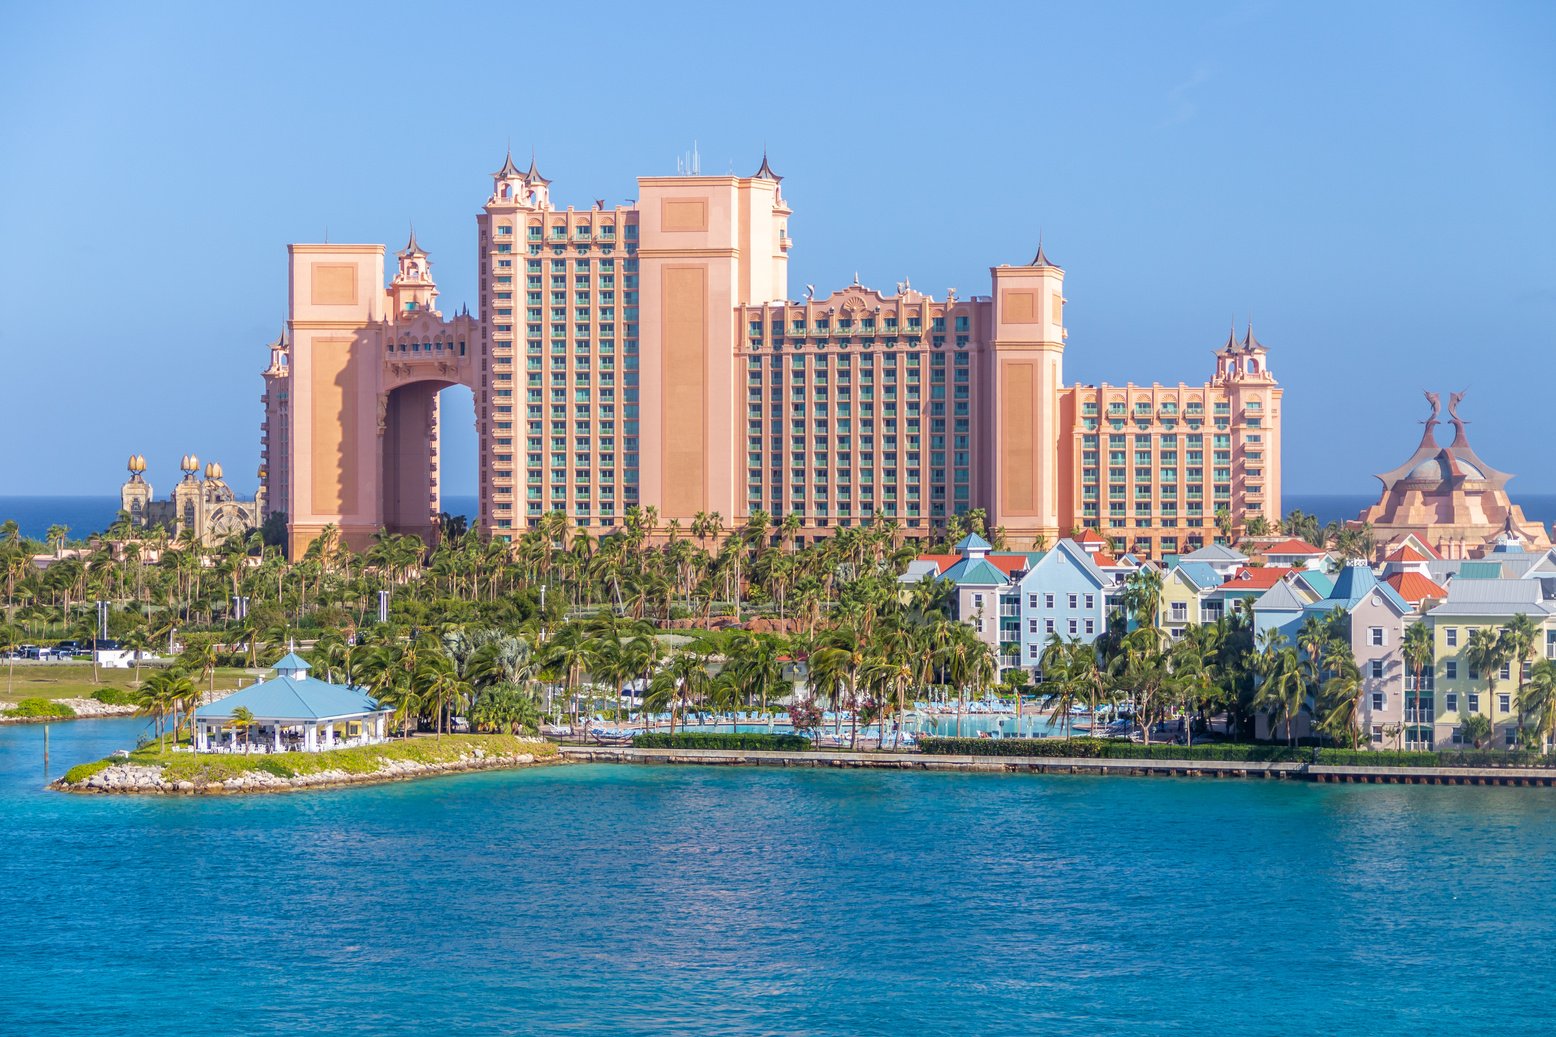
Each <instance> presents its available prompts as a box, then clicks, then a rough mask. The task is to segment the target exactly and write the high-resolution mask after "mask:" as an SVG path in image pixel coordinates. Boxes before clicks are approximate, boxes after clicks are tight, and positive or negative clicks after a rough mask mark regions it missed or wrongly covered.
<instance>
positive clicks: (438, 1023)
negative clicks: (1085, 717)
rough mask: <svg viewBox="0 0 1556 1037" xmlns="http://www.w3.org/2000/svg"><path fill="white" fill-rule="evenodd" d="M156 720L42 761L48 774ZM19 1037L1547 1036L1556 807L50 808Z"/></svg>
mask: <svg viewBox="0 0 1556 1037" xmlns="http://www.w3.org/2000/svg"><path fill="white" fill-rule="evenodd" d="M143 726H144V722H143V721H139V720H128V721H85V722H76V723H73V724H61V725H55V726H54V727H53V728H52V735H53V737H52V750H53V762H54V768H55V771H56V772H57V771H58V770H59V769H60V768H62V767H63V766H65V765H66V764H67V763H70V762H74V761H78V760H84V759H88V758H92V757H96V756H99V755H101V754H103V753H104V752H105V751H107V750H110V749H112V748H114V747H115V746H118V745H123V744H126V743H127V742H129V741H131V740H133V737H134V734H135V733H136V732H137V731H139V730H141V729H142V727H143ZM42 740H43V732H42V729H41V728H38V727H9V728H0V831H3V832H4V836H5V839H4V849H3V852H0V888H3V889H4V890H5V896H4V897H3V898H0V960H4V961H5V962H6V965H7V973H8V974H9V975H10V976H11V977H12V978H11V981H10V983H9V984H8V989H7V991H6V994H5V996H4V997H0V1033H5V1034H50V1035H66V1037H71V1035H77V1034H79V1035H90V1037H100V1035H101V1034H105V1033H123V1032H133V1033H136V1034H139V1035H153V1037H155V1035H163V1034H169V1035H171V1034H191V1033H198V1034H239V1033H241V1034H258V1035H270V1034H277V1035H279V1034H295V1033H329V1034H334V1035H358V1034H373V1035H377V1034H436V1035H439V1037H444V1035H448V1034H465V1033H482V1034H486V1033H493V1034H495V1033H510V1034H529V1033H537V1034H538V1033H547V1034H556V1033H562V1034H589V1035H594V1034H626V1035H640V1034H641V1035H648V1034H679V1035H724V1037H732V1035H744V1034H779V1033H782V1034H804V1035H833V1034H837V1035H845V1034H893V1035H906V1034H969V1035H971V1034H993V1033H1012V1034H1014V1033H1045V1034H1066V1035H1068V1034H1076V1035H1124V1034H1128V1035H1146V1037H1154V1035H1169V1034H1171V1035H1180V1034H1182V1035H1189V1034H1194V1035H1198V1034H1218V1035H1245V1034H1246V1035H1280V1034H1296V1033H1321V1034H1326V1035H1335V1037H1351V1035H1358V1037H1360V1035H1368V1037H1373V1035H1394V1034H1399V1035H1405V1034H1409V1035H1412V1037H1431V1035H1439V1034H1441V1035H1449V1034H1452V1035H1459V1034H1464V1033H1480V1032H1485V1031H1486V1030H1488V1029H1491V1028H1493V1027H1494V1028H1495V1029H1496V1031H1497V1032H1498V1033H1499V1034H1502V1035H1508V1037H1519V1035H1524V1034H1531V1035H1532V1034H1544V1033H1546V1032H1548V1030H1549V1028H1550V1026H1551V1024H1552V1022H1553V1021H1556V969H1552V968H1551V967H1550V964H1549V962H1548V960H1547V959H1548V957H1549V948H1550V947H1551V946H1552V945H1553V943H1556V854H1553V853H1552V852H1551V851H1552V847H1553V846H1556V809H1553V808H1556V792H1553V791H1550V790H1542V789H1499V788H1442V787H1439V788H1428V787H1418V786H1411V787H1404V786H1392V787H1391V786H1317V785H1309V784H1305V783H1294V782H1293V783H1282V782H1260V781H1210V780H1203V779H1200V780H1194V779H1133V778H1097V777H1052V776H1050V777H1043V776H999V775H946V774H902V773H889V772H827V771H822V772H811V771H785V770H778V769H760V770H758V769H727V770H726V769H722V768H671V767H647V766H643V767H633V766H615V767H613V766H610V765H592V766H572V767H557V768H546V769H536V770H531V771H520V772H509V773H489V774H478V775H468V776H460V777H450V778H443V779H436V780H431V781H423V782H414V783H406V784H399V785H387V786H378V787H374V788H359V789H350V790H340V791H335V792H318V793H304V794H294V795H276V796H260V797H249V798H236V797H235V798H189V799H183V798H166V799H163V798H119V797H107V796H66V795H60V794H55V793H48V792H45V791H43V790H42V789H41V788H40V786H41V784H42V781H43V772H42Z"/></svg>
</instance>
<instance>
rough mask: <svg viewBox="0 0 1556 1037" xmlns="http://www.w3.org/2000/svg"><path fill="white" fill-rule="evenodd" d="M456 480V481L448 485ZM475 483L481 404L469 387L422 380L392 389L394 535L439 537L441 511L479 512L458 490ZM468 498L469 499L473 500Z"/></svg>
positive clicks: (389, 447)
mask: <svg viewBox="0 0 1556 1037" xmlns="http://www.w3.org/2000/svg"><path fill="white" fill-rule="evenodd" d="M448 480H452V481H448ZM474 484H475V401H474V398H473V397H472V395H471V392H470V390H469V389H468V388H466V387H465V386H463V385H456V384H452V383H449V382H443V381H420V382H412V383H410V384H408V385H402V386H400V387H399V388H396V389H394V390H392V391H391V392H390V393H389V395H388V397H387V399H386V400H385V401H384V417H383V491H384V501H383V516H384V528H385V529H387V530H389V531H390V532H391V533H414V534H415V535H417V536H419V537H421V538H422V539H423V540H424V541H425V542H427V543H429V544H430V543H432V542H433V541H434V540H435V538H436V532H435V531H436V525H437V516H438V513H439V512H440V511H445V510H450V511H452V509H450V508H449V507H448V505H450V504H452V505H454V507H455V508H458V509H459V510H458V511H453V513H455V514H460V513H469V521H470V523H471V524H473V523H474V509H473V508H472V507H469V506H468V505H465V506H461V505H464V502H463V501H461V500H460V499H459V497H460V495H459V494H458V493H457V492H455V491H457V490H458V489H461V488H463V487H466V486H468V487H472V488H473V486H474ZM467 499H468V498H467Z"/></svg>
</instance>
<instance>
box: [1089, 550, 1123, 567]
mask: <svg viewBox="0 0 1556 1037" xmlns="http://www.w3.org/2000/svg"><path fill="white" fill-rule="evenodd" d="M1091 561H1092V564H1094V565H1096V566H1097V567H1098V568H1099V569H1112V568H1117V567H1118V566H1120V565H1123V564H1124V563H1123V562H1120V561H1119V560H1118V559H1117V558H1114V557H1113V556H1112V555H1110V554H1108V553H1107V552H1106V551H1098V552H1097V553H1096V554H1094V555H1092V556H1091Z"/></svg>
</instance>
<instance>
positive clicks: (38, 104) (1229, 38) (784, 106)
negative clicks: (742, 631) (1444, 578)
mask: <svg viewBox="0 0 1556 1037" xmlns="http://www.w3.org/2000/svg"><path fill="white" fill-rule="evenodd" d="M864 6H865V5H852V4H839V3H829V4H825V5H815V6H811V5H807V4H780V5H742V4H731V3H719V4H712V5H707V6H705V7H702V6H699V7H691V6H687V7H681V6H678V5H671V4H647V3H638V4H634V5H631V6H630V7H627V8H624V9H622V10H619V11H616V10H611V9H610V5H606V4H593V5H581V4H536V5H524V6H520V7H515V6H512V5H504V4H491V3H485V4H480V5H472V6H469V7H464V8H454V7H446V6H444V5H434V4H425V3H424V4H419V5H414V6H409V7H404V8H400V9H396V8H395V5H392V4H388V3H374V4H361V5H348V4H334V3H317V2H310V3H305V4H299V3H289V2H280V3H266V4H260V5H241V6H239V7H233V6H231V5H226V4H204V3H202V4H197V5H182V4H174V3H157V4H137V5H128V6H118V5H115V6H110V5H85V6H81V5H62V4H29V5H26V6H21V5H15V6H12V7H11V8H10V9H9V12H8V15H7V19H6V22H7V24H6V30H5V33H4V34H3V37H0V96H3V97H4V99H5V102H6V105H5V108H6V118H5V120H4V123H3V126H0V133H3V134H4V144H3V147H0V199H3V201H0V243H3V249H0V284H3V285H4V291H5V297H6V303H7V305H6V314H5V316H4V319H3V320H0V356H3V358H4V372H5V374H4V385H5V386H6V390H7V391H6V392H5V394H4V401H3V403H0V434H3V438H4V441H5V443H6V446H7V449H6V450H4V451H0V494H15V493H104V492H108V493H111V492H113V491H114V489H115V488H116V487H117V485H118V483H119V482H120V481H121V479H122V477H123V459H124V457H125V456H126V455H127V454H129V453H130V452H131V451H138V452H142V453H144V454H146V456H147V458H148V459H149V461H150V462H151V468H152V470H151V473H150V474H151V477H152V480H153V482H154V484H155V485H156V486H157V488H158V491H159V492H161V491H162V490H163V489H165V488H166V487H167V486H168V485H169V484H170V483H171V482H172V478H173V476H174V475H175V474H176V466H177V458H178V456H179V455H180V454H181V453H183V452H185V451H193V452H195V453H197V454H199V455H200V456H201V457H202V458H215V459H218V460H220V461H222V462H223V463H224V465H225V467H226V468H227V471H228V473H229V475H230V476H232V477H233V478H232V481H233V482H234V483H235V484H237V485H238V486H239V487H240V488H243V489H248V488H250V487H251V486H252V485H253V482H254V475H253V473H254V468H255V465H256V461H257V456H258V424H259V420H260V409H259V394H260V391H261V384H260V378H259V371H260V369H261V367H262V366H263V364H264V362H265V359H266V354H265V352H264V346H265V343H266V342H267V341H269V340H270V339H271V338H272V337H274V335H275V333H276V331H277V328H278V326H279V324H280V321H281V318H282V312H283V307H284V304H285V261H286V251H285V246H286V244H287V243H288V242H292V241H316V240H319V239H321V238H322V236H323V235H324V233H325V229H326V227H327V228H328V232H329V236H330V239H331V240H334V241H370V242H386V243H388V244H389V245H391V246H392V247H396V248H397V247H399V246H400V245H402V244H403V242H404V238H405V236H406V227H407V224H408V223H409V222H410V221H412V220H414V221H415V224H416V232H417V236H418V238H419V239H420V241H421V243H422V244H423V245H424V246H425V247H427V248H428V249H429V250H430V251H431V253H432V258H433V261H434V264H435V266H434V272H435V274H436V275H437V278H438V281H439V285H440V287H441V289H442V291H443V297H442V302H443V304H444V310H445V312H447V311H448V310H450V309H452V308H454V307H457V306H458V305H460V304H461V303H462V302H469V303H470V304H471V305H472V307H473V306H474V303H475V295H474V266H475V248H474V244H475V243H474V215H475V213H476V211H477V209H478V208H479V206H480V205H481V203H482V201H483V200H484V199H485V197H486V194H487V192H488V191H489V189H490V180H489V178H488V175H487V174H488V173H489V172H490V171H491V170H493V169H495V168H497V166H498V165H499V164H500V162H501V159H502V152H503V148H504V145H505V144H506V143H507V142H508V141H509V140H511V141H512V144H513V150H514V152H515V154H518V155H520V156H522V157H523V158H524V159H525V160H527V159H528V154H529V151H530V149H531V147H533V148H534V149H535V150H536V151H537V153H538V155H539V159H540V165H541V168H542V169H543V170H544V172H545V173H546V175H547V176H549V177H551V178H552V179H553V180H554V181H555V184H554V187H553V194H554V197H555V198H557V200H558V201H559V202H560V203H561V204H564V205H565V204H569V203H572V204H575V205H578V206H579V207H586V206H588V205H590V204H591V203H592V201H593V199H595V198H597V197H603V198H605V199H607V201H608V202H610V203H612V204H614V203H616V202H618V201H620V200H622V199H624V198H631V197H634V196H635V195H636V190H635V184H634V180H633V178H634V177H635V176H638V175H640V174H663V173H671V172H674V169H675V165H674V163H675V155H676V154H677V153H678V152H680V151H682V150H685V149H688V148H690V147H691V146H692V142H693V140H696V141H697V142H698V145H699V147H700V149H701V153H702V161H703V169H704V170H705V171H707V172H725V171H728V170H729V169H731V168H733V169H734V170H735V171H736V172H740V173H750V172H751V171H753V170H754V169H755V168H756V165H757V163H758V161H759V159H760V156H761V151H762V148H763V145H764V144H765V145H766V147H767V148H768V150H769V151H770V153H771V156H772V161H773V165H774V167H775V168H776V169H777V170H778V171H779V172H780V173H782V174H784V176H785V177H786V178H787V179H786V180H785V182H784V191H785V194H786V196H787V197H788V199H789V201H790V204H791V205H792V206H793V208H794V211H795V215H794V217H793V220H792V225H791V229H792V233H793V235H794V237H795V239H796V241H797V245H796V248H795V250H794V252H793V254H792V259H791V265H790V284H791V286H792V289H793V290H792V293H791V294H795V295H798V294H799V292H800V289H801V287H802V286H803V285H805V284H806V283H807V282H814V283H815V284H817V285H818V286H819V287H820V288H821V289H822V290H823V291H824V290H825V289H826V288H827V287H828V286H838V285H842V284H846V283H848V282H849V281H850V280H851V278H852V276H853V273H854V271H855V270H857V271H858V272H859V274H860V276H861V277H862V278H863V280H864V281H865V283H866V284H871V285H875V286H877V287H884V288H888V289H889V288H890V287H891V285H892V284H893V283H894V282H896V281H898V280H900V279H901V278H902V277H903V276H905V275H906V276H910V277H911V278H912V280H913V283H914V286H915V287H919V288H922V289H924V290H928V291H932V292H933V293H934V294H936V295H937V296H943V294H944V292H945V289H946V288H948V287H956V288H957V289H958V290H959V291H960V292H961V294H963V295H964V296H965V295H968V294H973V293H977V292H981V291H983V290H985V289H986V286H987V284H988V267H989V266H991V265H993V264H997V263H1003V262H1022V261H1025V260H1027V259H1029V258H1030V257H1031V255H1032V251H1033V246H1034V244H1035V242H1036V240H1037V237H1038V234H1039V232H1040V231H1041V232H1042V233H1043V235H1044V236H1045V240H1046V243H1047V249H1048V253H1049V255H1050V256H1052V257H1053V258H1054V259H1055V261H1057V262H1059V263H1060V264H1061V265H1063V266H1064V267H1065V268H1066V269H1067V271H1068V275H1067V281H1066V294H1067V295H1068V297H1069V299H1070V305H1069V307H1068V308H1067V309H1066V316H1067V318H1068V321H1069V328H1070V339H1069V349H1068V352H1067V354H1066V357H1065V364H1066V377H1067V379H1068V380H1070V381H1075V380H1082V381H1098V380H1103V379H1106V380H1113V381H1123V380H1126V379H1132V380H1134V381H1136V382H1150V381H1151V380H1153V379H1159V380H1162V381H1177V380H1178V379H1180V378H1182V379H1186V380H1189V381H1198V380H1202V379H1203V378H1204V377H1205V376H1206V375H1207V374H1208V372H1209V350H1210V349H1211V348H1212V347H1214V346H1216V345H1218V344H1219V343H1220V342H1221V341H1222V340H1223V339H1224V338H1225V336H1226V329H1227V325H1228V322H1229V321H1230V320H1231V319H1233V318H1236V320H1237V321H1238V323H1239V324H1240V325H1241V323H1242V322H1243V321H1244V320H1245V319H1246V318H1247V317H1248V316H1249V315H1250V314H1251V315H1252V317H1253V320H1254V327H1255V330H1256V332H1257V333H1258V335H1259V337H1260V338H1261V339H1263V340H1264V341H1265V343H1266V344H1267V345H1268V346H1270V348H1271V357H1272V367H1273V369H1274V371H1275V373H1276V375H1277V376H1278V377H1279V378H1280V379H1281V381H1282V382H1283V383H1284V384H1285V386H1286V390H1287V396H1286V400H1287V402H1286V449H1285V465H1286V480H1285V489H1286V491H1287V492H1288V493H1291V492H1299V493H1300V492H1307V493H1312V492H1337V493H1356V492H1371V491H1372V490H1373V489H1374V488H1375V486H1376V483H1375V482H1374V481H1373V480H1372V479H1371V474H1372V473H1374V472H1378V471H1383V470H1386V469H1388V468H1390V467H1392V466H1393V465H1394V464H1396V463H1398V462H1399V461H1400V460H1402V459H1403V458H1404V457H1405V456H1406V455H1407V454H1408V453H1409V451H1410V449H1411V447H1412V446H1413V444H1414V441H1415V437H1416V435H1417V434H1418V431H1419V430H1418V426H1416V425H1415V422H1416V421H1418V420H1419V419H1420V418H1421V417H1422V416H1423V415H1422V411H1423V410H1424V406H1425V405H1424V404H1423V403H1422V401H1421V397H1420V390H1421V389H1422V388H1427V387H1430V388H1434V389H1440V390H1443V391H1447V390H1450V389H1456V388H1462V387H1466V386H1467V387H1468V388H1469V389H1470V396H1469V398H1468V401H1467V403H1466V405H1465V407H1464V412H1465V415H1466V416H1467V417H1469V418H1471V419H1473V422H1474V424H1473V425H1472V426H1471V431H1472V435H1473V437H1474V441H1475V444H1476V447H1477V449H1478V450H1479V452H1480V454H1481V456H1483V457H1484V458H1486V459H1487V460H1488V461H1490V462H1491V463H1493V464H1496V465H1498V466H1500V467H1502V468H1504V469H1508V470H1511V471H1514V472H1517V473H1519V474H1520V478H1519V479H1518V481H1517V482H1515V483H1514V484H1513V486H1514V489H1515V491H1516V490H1520V489H1521V490H1523V491H1524V492H1536V491H1540V492H1550V491H1556V471H1553V466H1552V465H1551V463H1550V456H1551V451H1552V449H1553V440H1552V438H1551V427H1552V421H1551V405H1550V400H1551V395H1550V385H1551V377H1550V376H1551V374H1552V371H1553V369H1556V359H1553V354H1552V352H1551V349H1552V345H1553V337H1556V334H1553V329H1556V250H1553V247H1552V242H1553V240H1556V190H1553V188H1556V57H1553V55H1556V5H1551V4H1548V3H1526V4H1514V3H1508V4H1483V3H1476V4H1468V3H1466V4H1426V3H1366V4H1354V3H1346V4H1322V3H1300V4H1287V5H1281V4H1267V3H1231V4H1202V3H1195V4H1159V3H1143V4H1108V5H1093V4H1074V3H1065V4H1051V3H1043V4H1035V3H1031V2H1023V3H1015V4H1010V5H1000V6H996V5H987V6H980V5H965V6H961V7H958V6H954V5H944V4H933V5H928V4H926V5H915V4H912V3H896V4H892V5H882V10H881V13H880V14H879V15H873V16H872V15H866V14H864V13H862V9H863V7H864ZM642 64H652V65H654V66H656V67H659V68H664V67H666V66H668V67H669V68H670V69H672V74H670V75H668V76H656V77H653V78H646V79H645V78H642V77H640V76H639V74H638V72H637V68H638V67H639V66H640V65H642ZM537 82H543V83H546V84H548V87H547V88H546V89H545V90H543V91H541V90H536V89H534V88H532V86H531V84H534V83H537ZM864 185H869V186H868V187H866V186H864ZM464 406H468V403H465V404H464ZM449 419H450V421H449V423H450V424H458V423H459V422H458V420H457V417H456V416H455V415H453V414H450V415H449ZM459 438H460V439H461V440H462V441H461V442H458V443H456V444H455V445H454V447H453V450H452V452H451V456H450V458H449V461H448V464H447V465H446V466H445V469H444V470H445V473H446V478H447V486H446V488H447V489H448V490H449V491H450V492H473V486H474V476H473V470H472V469H473V465H474V459H473V457H474V455H473V450H472V448H471V442H472V441H473V436H472V435H469V434H465V435H462V436H461V437H459Z"/></svg>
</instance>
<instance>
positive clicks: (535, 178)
mask: <svg viewBox="0 0 1556 1037" xmlns="http://www.w3.org/2000/svg"><path fill="white" fill-rule="evenodd" d="M524 179H525V180H528V181H529V182H530V183H532V184H537V185H539V186H541V187H547V186H549V185H550V184H551V181H549V180H547V179H546V178H545V177H543V176H541V175H540V170H539V169H538V168H537V167H536V165H535V149H533V148H531V149H530V153H529V172H527V173H525V174H524Z"/></svg>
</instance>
